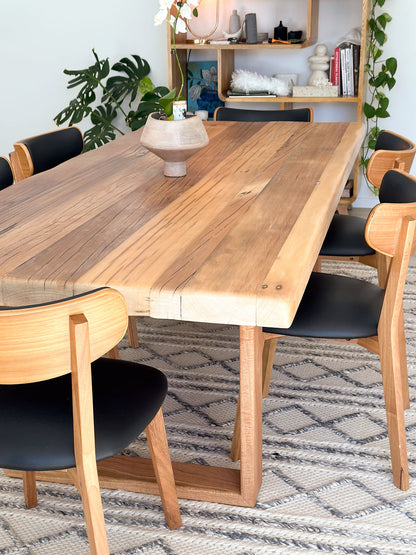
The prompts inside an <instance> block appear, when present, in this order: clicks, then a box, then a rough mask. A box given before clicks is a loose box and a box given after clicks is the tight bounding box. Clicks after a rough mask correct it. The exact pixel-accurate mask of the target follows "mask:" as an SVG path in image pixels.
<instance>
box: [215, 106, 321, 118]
mask: <svg viewBox="0 0 416 555" xmlns="http://www.w3.org/2000/svg"><path fill="white" fill-rule="evenodd" d="M216 119H217V121H311V111H310V109H309V108H298V109H296V110H245V109H237V108H219V109H218V110H217V112H216Z"/></svg>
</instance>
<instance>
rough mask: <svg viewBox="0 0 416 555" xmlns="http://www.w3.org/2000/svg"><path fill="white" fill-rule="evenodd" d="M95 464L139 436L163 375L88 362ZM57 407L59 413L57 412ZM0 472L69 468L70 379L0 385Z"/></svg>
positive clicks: (161, 394)
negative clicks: (2, 423)
mask: <svg viewBox="0 0 416 555" xmlns="http://www.w3.org/2000/svg"><path fill="white" fill-rule="evenodd" d="M92 379H93V402H94V421H95V422H94V423H95V442H96V456H97V460H101V459H105V458H107V457H111V456H113V455H116V454H117V453H120V451H122V450H123V449H124V448H125V447H126V445H128V444H129V443H131V442H132V441H133V440H134V439H135V438H136V437H137V434H138V432H140V431H143V430H144V429H145V428H146V426H147V425H148V424H149V423H150V422H151V421H152V420H153V417H154V416H155V414H156V413H157V411H158V410H159V408H160V407H161V405H162V403H163V400H164V398H165V396H166V392H167V380H166V377H165V376H164V374H162V373H161V372H159V370H156V369H155V368H151V367H149V366H144V365H141V364H136V363H131V362H128V361H121V360H114V359H106V358H100V359H98V360H96V361H95V362H93V363H92ZM63 408H64V409H65V410H63ZM0 421H1V422H7V423H8V425H7V427H5V426H3V427H0V467H1V468H9V469H15V470H58V469H63V468H71V467H73V466H75V458H74V448H73V441H74V440H73V428H72V400H71V374H66V375H65V376H62V377H59V378H55V379H52V380H48V381H44V382H37V383H31V384H23V385H6V386H4V385H2V386H0Z"/></svg>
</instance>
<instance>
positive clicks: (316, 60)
mask: <svg viewBox="0 0 416 555" xmlns="http://www.w3.org/2000/svg"><path fill="white" fill-rule="evenodd" d="M329 60H330V57H329V56H328V55H327V48H326V46H325V45H324V44H318V45H317V46H316V48H315V53H314V55H313V56H309V58H308V61H309V65H310V68H311V70H312V73H311V75H310V77H309V79H308V85H311V86H312V87H319V86H320V85H326V84H327V83H328V73H327V71H328V69H329Z"/></svg>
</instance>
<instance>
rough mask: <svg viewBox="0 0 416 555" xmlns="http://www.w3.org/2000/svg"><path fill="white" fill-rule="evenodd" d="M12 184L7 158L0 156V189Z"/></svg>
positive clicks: (11, 174)
mask: <svg viewBox="0 0 416 555" xmlns="http://www.w3.org/2000/svg"><path fill="white" fill-rule="evenodd" d="M12 184H13V173H12V170H11V167H10V164H9V162H8V160H6V159H5V158H3V157H2V156H0V190H1V189H5V188H6V187H9V185H12Z"/></svg>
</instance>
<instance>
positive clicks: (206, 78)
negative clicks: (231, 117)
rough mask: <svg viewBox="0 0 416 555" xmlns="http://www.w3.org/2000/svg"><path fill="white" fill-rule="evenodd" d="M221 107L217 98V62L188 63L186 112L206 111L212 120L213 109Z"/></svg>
mask: <svg viewBox="0 0 416 555" xmlns="http://www.w3.org/2000/svg"><path fill="white" fill-rule="evenodd" d="M223 105H224V102H223V101H222V100H220V99H219V98H218V74H217V62H216V61H215V62H209V61H200V62H199V61H198V62H188V110H189V111H190V112H194V111H195V110H207V111H208V113H209V117H211V118H212V117H213V115H214V111H215V108H217V107H218V106H223Z"/></svg>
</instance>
